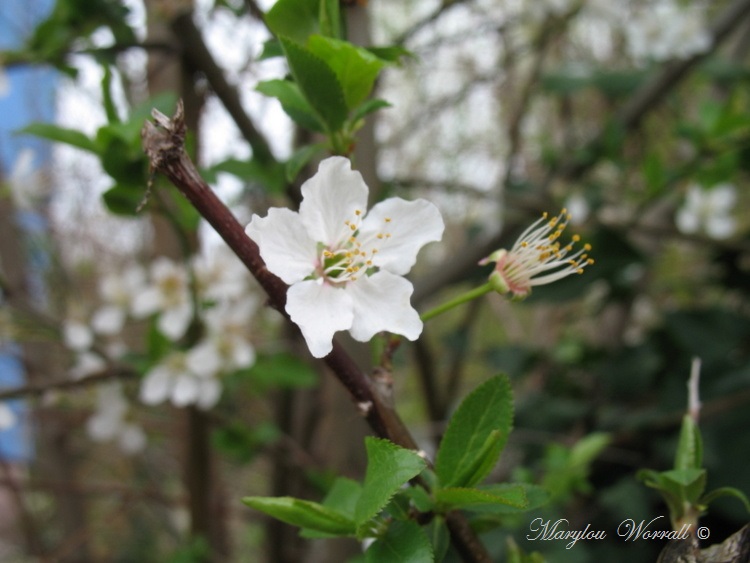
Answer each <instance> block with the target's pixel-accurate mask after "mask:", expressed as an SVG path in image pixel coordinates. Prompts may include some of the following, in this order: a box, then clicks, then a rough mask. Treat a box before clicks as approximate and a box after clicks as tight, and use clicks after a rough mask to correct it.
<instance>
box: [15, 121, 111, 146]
mask: <svg viewBox="0 0 750 563" xmlns="http://www.w3.org/2000/svg"><path fill="white" fill-rule="evenodd" d="M18 132H19V133H26V134H28V135H34V136H36V137H41V138H42V139H47V140H49V141H54V142H56V143H65V144H66V145H71V146H73V147H77V148H79V149H83V150H85V151H89V152H93V153H96V152H97V151H96V143H94V141H93V140H92V139H90V138H89V137H87V136H86V135H85V134H84V133H82V132H81V131H77V130H75V129H68V128H66V127H58V126H57V125H52V124H51V123H31V124H30V125H27V126H26V127H24V128H23V129H20V130H19V131H18Z"/></svg>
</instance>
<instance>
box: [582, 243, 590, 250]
mask: <svg viewBox="0 0 750 563" xmlns="http://www.w3.org/2000/svg"><path fill="white" fill-rule="evenodd" d="M583 249H584V250H585V251H586V252H589V251H590V250H591V245H590V244H588V243H586V244H584V245H583Z"/></svg>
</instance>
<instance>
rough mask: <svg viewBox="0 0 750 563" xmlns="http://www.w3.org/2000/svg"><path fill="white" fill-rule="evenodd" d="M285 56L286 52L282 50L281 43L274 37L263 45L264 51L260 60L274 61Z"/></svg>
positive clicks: (259, 57) (259, 56)
mask: <svg viewBox="0 0 750 563" xmlns="http://www.w3.org/2000/svg"><path fill="white" fill-rule="evenodd" d="M283 56H284V51H282V50H281V43H279V40H278V39H276V38H275V37H274V38H272V39H269V40H268V41H266V42H265V43H263V50H262V51H261V53H260V55H258V60H259V61H265V60H267V59H274V58H276V57H283Z"/></svg>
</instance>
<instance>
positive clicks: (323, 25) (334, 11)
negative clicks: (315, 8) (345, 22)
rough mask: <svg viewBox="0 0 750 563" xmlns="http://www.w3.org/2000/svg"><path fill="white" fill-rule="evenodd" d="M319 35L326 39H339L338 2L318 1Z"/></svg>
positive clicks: (330, 0) (332, 0) (335, 0)
mask: <svg viewBox="0 0 750 563" xmlns="http://www.w3.org/2000/svg"><path fill="white" fill-rule="evenodd" d="M320 33H321V35H325V36H326V37H334V38H337V39H338V38H340V37H341V13H340V12H339V0H320Z"/></svg>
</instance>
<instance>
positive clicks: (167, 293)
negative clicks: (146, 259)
mask: <svg viewBox="0 0 750 563" xmlns="http://www.w3.org/2000/svg"><path fill="white" fill-rule="evenodd" d="M151 281H152V284H151V285H149V286H147V287H146V288H145V289H143V290H141V291H140V292H139V293H138V294H137V295H136V296H135V298H134V300H133V307H132V311H133V315H134V316H136V317H145V316H148V315H151V314H153V313H159V318H158V320H157V327H158V328H159V330H160V331H161V332H162V333H163V334H164V335H165V336H166V337H167V338H170V339H172V340H177V339H178V338H180V337H181V336H182V335H183V334H185V331H186V330H187V328H188V326H189V325H190V321H191V320H192V318H193V302H192V300H191V296H190V290H189V286H188V275H187V272H186V271H185V268H184V267H182V266H181V265H179V264H176V263H175V262H173V261H172V260H170V259H169V258H165V257H163V256H161V257H159V258H157V259H156V260H154V262H153V263H152V264H151Z"/></svg>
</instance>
